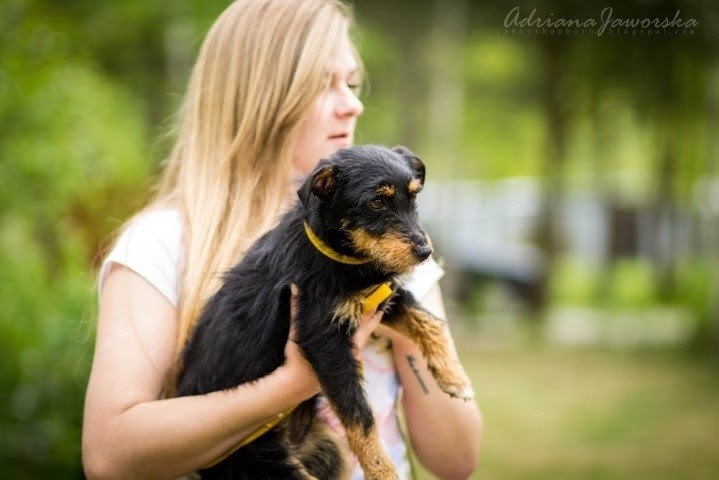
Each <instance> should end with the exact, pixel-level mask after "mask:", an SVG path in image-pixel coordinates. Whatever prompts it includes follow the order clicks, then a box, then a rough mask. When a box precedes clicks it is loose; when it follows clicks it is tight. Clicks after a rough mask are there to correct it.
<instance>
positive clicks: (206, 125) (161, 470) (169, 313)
mask: <svg viewBox="0 0 719 480" xmlns="http://www.w3.org/2000/svg"><path fill="white" fill-rule="evenodd" d="M350 23H351V17H350V14H349V12H348V10H347V8H346V7H345V6H344V5H342V4H340V3H337V2H336V1H334V0H293V1H282V0H239V1H237V2H235V3H233V4H231V5H230V6H229V7H228V8H227V9H226V10H225V12H223V14H222V15H221V16H220V17H219V18H218V19H217V21H216V22H215V24H214V25H213V26H212V28H211V29H210V31H209V33H208V35H207V38H206V39H205V41H204V43H203V46H202V48H201V51H200V53H199V56H198V59H197V62H196V64H195V67H194V70H193V72H192V77H191V79H190V84H189V86H188V92H187V95H186V98H185V104H184V106H183V110H182V115H181V123H180V125H179V131H178V136H177V140H176V144H175V146H174V148H173V150H172V151H171V153H170V155H169V158H168V161H167V164H166V165H165V168H164V171H163V173H162V175H161V178H160V181H159V185H158V188H157V194H156V198H155V199H154V201H153V202H151V204H150V205H149V206H148V207H147V208H146V209H144V210H143V211H142V212H140V213H139V214H138V215H136V216H135V217H134V218H133V219H132V220H131V221H130V222H128V224H127V225H126V227H125V229H124V230H123V232H122V234H121V235H120V236H119V238H118V240H117V242H116V244H115V247H114V248H113V250H112V251H111V252H110V254H109V255H108V257H107V258H106V260H105V262H104V264H103V267H102V270H101V273H100V311H99V320H98V327H97V339H96V347H95V356H94V359H93V367H92V373H91V375H90V381H89V385H88V390H87V397H86V403H85V419H84V425H83V463H84V467H85V471H86V474H87V476H88V478H91V479H93V478H177V477H181V476H183V475H189V474H191V472H194V471H197V470H198V469H200V468H202V467H203V466H206V465H208V464H209V463H210V462H212V461H213V460H214V459H216V458H218V457H221V456H222V455H223V454H224V453H226V452H228V451H230V450H231V449H232V448H233V447H234V446H235V445H237V444H239V443H240V442H241V441H242V440H243V439H244V438H246V437H248V436H250V435H251V434H252V433H253V432H254V431H256V429H257V428H258V427H260V426H261V425H263V424H264V423H265V422H267V421H268V419H271V418H274V417H276V416H277V415H278V414H279V413H280V412H283V411H285V410H286V409H287V408H288V407H291V406H292V405H296V404H298V403H300V402H301V401H303V400H306V399H308V398H311V397H312V396H313V395H316V394H317V393H319V387H318V384H317V379H316V377H315V376H314V374H313V372H312V370H311V368H310V367H309V366H308V365H307V364H306V363H305V361H304V360H303V358H302V356H301V354H300V353H299V351H298V349H297V347H296V346H295V344H294V342H292V340H291V339H290V341H288V342H287V345H286V347H285V352H286V356H287V361H286V363H285V364H284V365H282V366H281V367H280V368H278V369H277V370H276V371H275V372H273V373H272V374H270V375H268V376H266V377H264V378H262V379H260V380H258V381H257V382H254V383H252V384H251V385H241V386H239V387H237V388H235V389H232V390H229V391H223V392H214V393H211V394H208V395H201V396H195V397H183V398H171V396H170V395H169V393H171V391H172V386H173V384H174V379H175V378H176V375H177V362H176V360H177V358H178V353H179V352H180V351H181V350H182V348H183V346H184V344H185V341H186V339H187V336H188V334H189V333H190V332H191V329H192V327H193V325H194V321H195V320H196V319H197V317H198V314H199V312H200V311H201V309H202V306H203V302H204V301H205V300H206V299H207V298H208V297H209V296H210V295H212V293H213V292H214V291H215V290H216V289H217V288H218V286H219V282H220V275H219V274H220V273H222V272H223V271H225V270H227V269H228V268H230V267H231V266H232V265H234V264H235V263H236V262H237V261H238V260H239V259H240V258H241V257H242V253H243V252H244V251H245V250H246V249H247V248H248V246H249V245H251V244H252V242H253V241H254V240H255V239H257V238H258V237H259V236H260V235H261V234H263V233H264V232H265V231H267V230H268V229H270V228H272V227H273V225H274V224H275V222H276V220H277V218H278V216H279V214H280V213H281V212H282V211H283V210H284V209H285V208H286V207H287V205H288V202H289V201H291V199H292V198H293V197H294V190H296V182H295V180H296V179H297V178H299V176H300V175H303V174H306V173H308V172H309V171H310V170H311V169H312V168H313V167H314V165H315V164H316V162H317V161H318V160H319V158H321V157H323V156H327V155H328V154H331V153H332V152H334V151H335V150H337V149H339V148H341V147H345V146H348V145H350V144H351V143H352V140H353V134H354V128H355V123H356V120H357V117H358V116H359V115H360V114H361V113H362V109H363V106H362V103H361V102H360V101H359V99H358V98H357V90H358V87H359V83H360V81H361V68H360V64H359V58H358V56H357V55H356V52H355V49H354V47H353V45H352V43H351V41H350V39H349V33H348V32H349V27H350ZM423 269H424V270H423V272H422V271H420V272H419V273H417V274H416V275H415V277H416V279H415V283H416V287H415V291H416V292H418V293H419V294H422V295H424V293H426V295H424V300H423V302H424V303H425V305H426V306H427V307H428V308H430V309H432V310H433V311H434V312H436V313H437V314H438V315H440V316H442V315H444V310H443V307H442V301H441V294H440V292H439V287H438V286H437V280H438V278H439V277H440V276H441V274H442V272H441V269H440V268H439V267H437V266H436V264H430V265H427V266H424V267H423ZM380 320H381V314H379V313H374V314H370V315H366V316H365V319H364V322H363V325H362V327H361V328H360V329H359V331H358V333H357V335H356V336H355V338H354V341H355V343H356V344H357V345H358V347H360V348H361V355H362V356H363V358H364V359H365V360H366V362H365V365H366V368H367V370H368V371H367V385H368V386H367V389H368V393H369V395H370V401H371V402H372V403H373V407H374V408H375V409H376V410H377V411H376V412H375V413H376V415H378V416H382V415H383V417H382V418H378V426H379V428H380V435H382V437H383V440H384V441H385V442H386V446H387V448H388V451H389V452H390V455H391V456H392V458H393V459H394V460H395V462H396V463H397V467H398V471H399V472H400V473H401V474H403V475H404V476H405V477H406V476H407V470H408V462H407V458H406V452H405V445H404V442H403V440H402V438H401V436H399V435H398V429H397V422H396V417H395V412H396V408H395V407H396V398H397V396H398V392H399V391H400V390H399V388H398V386H399V385H400V384H401V386H402V389H401V391H402V392H403V394H402V395H401V398H402V404H403V407H404V410H405V412H406V416H407V425H408V429H409V436H410V440H411V443H412V447H413V449H414V451H415V452H416V454H417V456H418V458H419V459H420V461H421V462H422V463H423V464H424V465H425V466H426V467H427V468H428V469H429V470H430V471H432V472H434V473H435V474H436V475H438V476H439V477H441V478H465V477H466V476H468V475H469V473H470V472H471V471H472V470H473V468H474V466H475V463H476V455H477V451H478V442H479V433H480V430H481V417H480V415H479V411H478V409H477V407H476V405H474V404H473V403H472V402H462V401H459V400H454V399H451V398H450V397H449V396H447V395H446V394H444V393H443V392H441V391H439V389H438V388H437V386H436V384H434V383H433V380H432V378H431V375H430V374H429V372H428V371H427V370H426V365H425V364H424V362H423V360H422V356H421V354H420V353H419V351H418V349H417V347H416V346H415V345H414V344H413V343H412V342H410V341H409V340H407V339H405V338H404V337H401V336H399V335H396V334H393V333H392V332H390V331H388V329H386V328H382V327H381V326H378V323H379V321H380ZM373 331H374V332H375V334H376V335H372V336H373V337H378V338H370V336H371V334H372V333H373ZM448 334H449V332H448ZM390 343H391V348H388V345H389V344H390ZM248 361H252V359H250V358H248ZM373 365H374V367H373ZM395 372H396V374H395ZM398 382H399V383H398ZM320 414H321V415H322V416H323V418H326V419H327V421H328V422H330V423H332V422H333V417H332V415H331V413H330V412H327V411H326V409H323V410H322V411H321V412H320ZM355 474H356V475H355V476H356V477H358V478H361V470H359V469H356V472H355Z"/></svg>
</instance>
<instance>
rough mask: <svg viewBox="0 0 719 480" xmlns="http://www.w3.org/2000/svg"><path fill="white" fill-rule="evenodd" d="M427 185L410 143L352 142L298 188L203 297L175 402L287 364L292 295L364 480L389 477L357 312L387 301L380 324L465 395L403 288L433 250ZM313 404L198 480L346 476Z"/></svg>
mask: <svg viewBox="0 0 719 480" xmlns="http://www.w3.org/2000/svg"><path fill="white" fill-rule="evenodd" d="M424 178H425V167H424V164H423V163H422V161H421V160H420V159H419V158H418V157H417V156H416V155H414V154H413V153H412V152H410V151H409V150H407V149H406V148H404V147H396V148H394V149H388V148H384V147H379V146H358V147H352V148H347V149H343V150H340V151H338V152H337V153H336V154H334V155H333V156H331V157H330V158H329V159H325V160H322V161H320V162H319V164H318V165H317V167H316V168H315V169H314V170H313V171H312V173H311V174H310V175H309V176H308V177H307V179H306V180H305V181H304V183H303V184H302V186H301V187H300V189H299V190H298V192H297V193H298V195H299V201H298V202H296V204H295V205H294V207H293V208H292V209H291V210H290V211H289V212H288V213H286V214H285V215H284V216H283V218H282V219H281V221H280V223H279V225H278V226H277V227H276V228H274V229H273V230H271V231H270V232H268V233H267V234H266V235H264V236H263V237H262V238H260V239H259V240H258V241H257V242H256V243H255V244H254V245H253V247H252V248H251V249H250V250H249V251H248V252H247V254H246V255H245V257H244V258H243V260H242V261H241V262H240V263H239V264H238V265H236V266H235V267H234V268H232V269H231V270H230V271H229V273H227V275H226V277H225V279H224V283H223V285H222V287H221V288H220V289H219V291H218V292H217V293H216V294H215V295H214V296H213V297H212V298H211V299H210V300H209V301H208V303H207V305H206V308H205V309H204V312H203V314H202V316H201V318H200V319H199V321H198V323H197V326H196V328H195V330H194V332H193V334H192V336H191V338H190V340H189V342H188V344H187V347H186V348H185V350H184V352H183V370H182V372H181V374H180V377H179V379H178V388H177V395H178V396H182V395H196V394H203V393H207V392H212V391H217V390H224V389H229V388H232V387H235V386H237V385H240V384H243V383H247V382H252V381H253V380H257V379H258V378H261V377H263V376H265V375H268V374H269V373H270V372H272V371H273V370H275V369H276V368H277V367H279V366H280V365H282V363H283V362H284V361H285V358H284V348H285V344H286V342H287V340H288V336H289V331H290V297H291V293H290V291H291V289H292V288H297V291H298V292H299V293H298V295H297V311H296V315H295V319H294V324H295V328H296V342H297V344H298V346H299V348H300V350H301V352H302V354H303V355H304V357H305V358H306V359H307V361H308V362H309V364H310V365H311V366H312V368H313V369H314V371H315V372H316V374H317V378H318V379H319V382H320V384H321V387H322V391H323V393H324V394H325V396H326V397H327V399H328V401H329V403H330V404H331V406H332V408H333V410H334V412H335V413H336V415H337V417H338V418H339V420H340V421H341V422H342V425H343V426H344V428H345V430H346V432H347V439H348V443H349V447H350V450H351V451H352V452H353V453H354V454H355V455H356V456H357V458H358V460H359V462H360V465H361V467H362V469H363V470H364V472H365V478H367V479H373V480H375V479H376V480H385V479H396V478H397V476H396V474H395V471H394V466H393V464H392V462H391V461H390V460H389V458H388V457H387V455H386V453H385V452H384V451H383V449H382V446H381V444H380V440H379V436H378V434H377V430H376V428H375V424H374V418H373V416H372V411H371V410H370V406H369V403H368V401H367V398H366V397H365V393H364V390H363V388H362V368H361V365H360V364H359V362H358V361H357V360H356V359H355V357H354V355H353V353H352V350H353V344H352V335H353V334H354V332H355V331H356V329H357V327H358V324H359V321H360V318H361V316H362V314H363V312H364V311H366V310H372V309H373V308H374V307H375V306H376V305H377V303H378V302H379V301H384V303H383V304H382V306H381V308H382V309H383V311H384V316H383V320H382V322H383V323H384V324H385V325H388V326H389V327H391V328H393V329H395V330H396V331H398V332H400V333H402V334H404V335H406V336H408V337H410V338H411V339H413V340H414V341H415V342H416V343H417V344H418V345H419V347H420V348H421V350H422V353H423V354H424V356H425V358H426V360H427V363H428V366H429V369H430V371H431V372H432V374H433V376H434V377H435V379H436V381H437V384H438V385H439V386H440V388H441V389H442V390H444V391H445V392H447V393H448V394H449V395H451V396H453V397H460V398H463V399H469V398H471V397H472V395H473V393H472V389H471V386H470V382H469V379H468V377H467V375H466V374H465V373H464V371H463V370H462V367H461V365H459V363H458V362H457V361H456V360H454V359H453V357H452V356H451V355H450V347H449V345H448V343H447V338H446V336H445V334H444V332H443V331H444V328H445V327H444V325H443V324H442V320H440V319H438V318H436V317H434V316H433V315H432V314H431V313H429V312H428V311H427V310H425V309H424V308H422V307H421V306H420V305H419V304H418V302H417V301H416V300H415V298H414V297H413V296H412V294H411V293H410V292H408V291H407V290H405V289H404V288H403V287H402V285H401V283H400V280H399V277H400V276H401V275H402V274H405V273H407V272H409V271H411V270H412V268H413V267H415V266H416V265H417V264H419V263H421V262H422V261H424V260H426V259H427V258H429V256H430V255H431V254H432V245H431V242H430V240H429V238H428V236H427V234H426V233H425V232H424V231H423V230H422V228H421V227H420V225H419V223H418V218H417V212H416V206H415V197H416V195H417V194H418V193H419V191H420V190H421V189H422V186H423V184H424ZM295 286H296V287H295ZM315 400H316V399H312V400H309V401H307V402H303V403H302V404H300V405H299V406H298V407H297V408H295V409H294V410H293V411H292V413H291V414H289V412H288V414H287V415H284V417H285V418H282V420H281V421H279V422H278V421H270V422H268V424H267V426H266V428H264V429H261V430H259V431H258V432H256V434H255V435H252V436H251V438H250V439H251V440H252V441H251V442H249V443H247V442H243V444H242V445H241V447H240V448H237V449H235V450H234V451H232V452H230V453H229V454H228V455H227V456H226V457H225V458H223V459H221V461H219V463H216V464H214V465H212V466H210V467H208V468H207V469H205V470H203V471H202V472H201V475H202V477H203V478H223V479H225V478H233V479H260V478H267V479H270V478H272V479H283V480H286V479H307V478H318V479H327V480H330V479H332V480H335V479H338V478H344V477H345V476H346V475H347V472H348V471H349V462H348V461H347V459H346V458H345V457H344V455H343V453H342V452H343V449H342V448H341V447H340V445H339V444H338V441H337V439H336V437H335V436H334V435H333V433H332V432H331V431H330V429H329V428H327V427H326V426H325V425H323V424H322V423H321V422H320V421H319V420H318V419H317V418H316V417H315ZM280 417H283V415H282V414H281V415H280ZM280 417H278V419H275V420H280Z"/></svg>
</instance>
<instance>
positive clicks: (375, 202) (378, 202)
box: [369, 198, 384, 210]
mask: <svg viewBox="0 0 719 480" xmlns="http://www.w3.org/2000/svg"><path fill="white" fill-rule="evenodd" d="M369 206H370V207H372V208H374V209H375V210H380V209H382V208H384V198H373V199H372V200H370V201H369Z"/></svg>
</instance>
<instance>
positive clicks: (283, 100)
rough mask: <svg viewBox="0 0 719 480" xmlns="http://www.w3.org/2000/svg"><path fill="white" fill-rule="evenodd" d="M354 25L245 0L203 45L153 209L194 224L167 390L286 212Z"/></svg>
mask: <svg viewBox="0 0 719 480" xmlns="http://www.w3.org/2000/svg"><path fill="white" fill-rule="evenodd" d="M351 19H352V16H351V12H350V11H349V9H348V7H347V6H345V5H344V4H342V3H340V2H338V1H334V0H238V1H235V2H234V3H232V4H231V5H230V6H229V7H228V8H227V9H226V10H225V11H224V12H223V13H222V14H221V15H220V17H219V18H218V19H217V20H216V21H215V23H214V24H213V26H212V27H211V29H210V31H209V32H208V34H207V37H206V38H205V40H204V43H203V45H202V47H201V49H200V53H199V56H198V58H197V62H196V64H195V66H194V69H193V71H192V75H191V78H190V82H189V86H188V90H187V94H186V97H185V103H184V105H183V107H182V110H181V115H180V123H179V125H178V126H179V129H178V131H177V140H176V142H175V144H174V148H173V149H172V150H171V152H170V154H169V157H168V159H167V162H166V165H165V169H164V171H163V173H162V175H161V177H160V179H159V183H158V186H157V195H156V198H155V200H154V201H153V202H152V204H151V205H150V206H149V207H148V208H153V207H154V206H159V205H168V204H169V205H172V206H174V207H176V208H178V209H179V210H180V211H181V213H182V215H183V221H184V230H183V231H184V235H183V246H184V258H183V263H182V274H181V279H180V285H179V289H180V291H179V299H180V300H179V305H178V316H179V324H178V337H177V344H176V345H177V353H178V355H177V360H176V362H175V366H174V368H173V371H172V372H170V375H169V378H168V386H167V388H166V391H165V394H166V395H167V394H171V393H172V392H173V390H174V384H175V382H176V376H177V373H178V372H179V370H180V364H179V357H180V356H179V353H180V352H181V351H182V349H183V348H184V346H185V344H186V342H187V339H188V336H189V334H190V332H191V331H192V328H193V327H194V325H195V322H196V321H197V318H198V316H199V315H200V313H201V310H202V307H203V305H204V303H205V302H206V300H207V299H208V298H209V297H210V296H211V295H212V294H213V293H214V292H216V291H217V289H218V288H219V286H220V282H221V277H222V274H223V273H224V272H225V271H226V270H227V269H229V268H230V267H231V266H232V265H234V264H235V263H236V262H237V261H239V259H240V258H241V256H242V255H243V253H244V252H245V251H246V249H247V248H248V247H249V246H250V245H251V244H252V243H253V242H254V241H255V240H256V239H257V238H259V236H261V235H262V234H263V233H265V232H266V231H267V230H269V229H270V228H272V227H273V226H274V225H275V224H276V222H277V219H278V216H279V214H280V213H281V212H282V211H283V209H284V208H285V207H286V205H287V198H288V193H289V191H290V186H291V176H292V153H293V146H294V143H295V140H296V137H297V130H298V127H299V126H300V124H301V121H302V120H303V115H304V114H305V113H306V112H307V111H308V109H309V107H310V105H311V104H312V102H313V101H314V99H315V98H317V96H318V95H319V94H320V93H321V92H322V90H323V89H324V88H325V86H326V84H327V82H328V80H329V79H328V73H329V62H330V61H331V59H332V57H333V54H334V51H335V49H336V48H337V45H339V44H340V43H341V41H342V40H343V36H346V35H348V32H349V27H350V24H351V22H352V20H351ZM357 61H358V62H359V57H358V58H357Z"/></svg>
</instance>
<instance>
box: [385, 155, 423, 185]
mask: <svg viewBox="0 0 719 480" xmlns="http://www.w3.org/2000/svg"><path fill="white" fill-rule="evenodd" d="M392 151H393V152H395V153H399V154H400V155H402V158H403V159H404V161H405V162H406V163H407V165H409V168H411V169H412V171H413V172H414V174H415V177H416V178H418V179H419V181H420V182H421V183H422V185H424V174H425V168H424V162H423V161H422V159H421V158H419V157H418V156H417V155H415V154H414V152H412V151H411V150H410V149H408V148H407V147H403V146H402V145H397V146H396V147H394V148H392Z"/></svg>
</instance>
